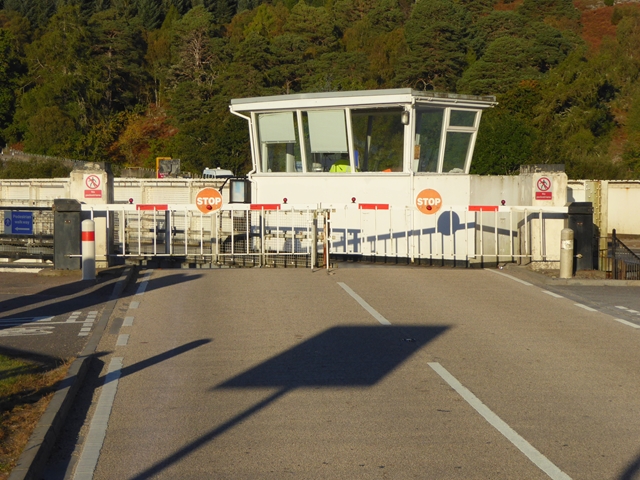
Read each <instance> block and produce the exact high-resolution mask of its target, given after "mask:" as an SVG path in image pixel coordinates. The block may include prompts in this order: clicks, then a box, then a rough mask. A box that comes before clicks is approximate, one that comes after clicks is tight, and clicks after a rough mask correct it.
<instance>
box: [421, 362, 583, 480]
mask: <svg viewBox="0 0 640 480" xmlns="http://www.w3.org/2000/svg"><path fill="white" fill-rule="evenodd" d="M428 365H429V366H430V367H431V368H432V369H433V370H434V371H435V372H436V373H437V374H438V375H440V377H441V378H442V379H443V380H444V381H445V382H447V383H448V384H449V386H450V387H451V388H453V389H454V390H455V391H456V392H458V395H460V396H461V397H462V398H464V399H465V400H466V402H467V403H468V404H469V405H471V407H472V408H473V409H474V410H475V411H476V412H478V413H479V414H480V415H481V416H482V417H483V418H484V419H485V420H486V421H487V422H489V424H490V425H491V426H492V427H494V428H495V429H496V430H498V431H499V432H500V433H501V434H502V435H504V437H505V438H506V439H507V440H509V441H510V442H511V443H512V444H513V445H515V447H516V448H517V449H518V450H520V451H521V452H522V453H524V454H525V455H526V456H527V458H529V460H531V461H532V462H533V463H534V464H535V465H536V466H537V467H538V468H539V469H540V470H542V471H543V472H544V473H546V474H547V475H548V476H549V477H550V478H552V479H553V480H571V477H569V476H568V475H567V474H566V473H564V472H563V471H562V470H560V469H559V468H558V467H557V466H556V465H554V464H553V463H552V462H551V461H550V460H549V459H548V458H547V457H545V456H544V455H543V454H542V453H540V452H539V451H538V450H537V449H536V448H535V447H534V446H533V445H531V444H530V443H529V442H527V441H526V440H525V439H524V438H522V437H521V436H520V435H519V434H518V432H516V431H515V430H514V429H513V428H511V427H510V426H509V425H507V423H505V422H504V421H503V420H502V419H501V418H500V417H498V416H497V415H496V414H495V413H493V412H492V411H491V410H490V409H489V407H487V406H486V405H485V404H484V403H482V401H480V399H479V398H478V397H476V396H475V395H474V394H473V393H472V392H471V391H470V390H469V389H467V388H466V387H465V386H463V385H462V384H461V383H460V382H459V381H458V380H457V379H456V378H455V377H454V376H453V375H451V374H450V373H449V372H448V371H447V370H446V369H445V368H444V367H443V366H442V365H440V364H439V363H436V362H432V363H429V364H428Z"/></svg>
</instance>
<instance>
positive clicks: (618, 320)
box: [614, 318, 640, 328]
mask: <svg viewBox="0 0 640 480" xmlns="http://www.w3.org/2000/svg"><path fill="white" fill-rule="evenodd" d="M614 320H615V321H616V322H620V323H622V324H624V325H626V326H628V327H632V328H640V325H636V324H635V323H631V322H627V321H626V320H622V319H621V318H614Z"/></svg>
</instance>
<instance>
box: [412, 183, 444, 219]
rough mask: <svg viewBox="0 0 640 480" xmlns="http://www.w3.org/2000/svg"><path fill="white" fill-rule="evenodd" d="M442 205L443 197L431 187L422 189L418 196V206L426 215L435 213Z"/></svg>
mask: <svg viewBox="0 0 640 480" xmlns="http://www.w3.org/2000/svg"><path fill="white" fill-rule="evenodd" d="M441 206H442V197H441V196H440V194H439V193H438V192H437V191H435V190H433V189H431V188H427V189H425V190H422V191H421V192H420V193H419V194H418V195H417V197H416V207H417V208H418V210H420V211H421V212H422V213H424V214H425V215H433V214H434V213H436V212H437V211H438V210H440V207H441Z"/></svg>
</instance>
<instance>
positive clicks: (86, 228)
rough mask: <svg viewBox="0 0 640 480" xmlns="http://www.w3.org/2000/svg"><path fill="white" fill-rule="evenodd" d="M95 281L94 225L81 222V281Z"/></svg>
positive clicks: (85, 221)
mask: <svg viewBox="0 0 640 480" xmlns="http://www.w3.org/2000/svg"><path fill="white" fill-rule="evenodd" d="M95 279H96V224H95V223H94V221H93V220H83V221H82V280H95Z"/></svg>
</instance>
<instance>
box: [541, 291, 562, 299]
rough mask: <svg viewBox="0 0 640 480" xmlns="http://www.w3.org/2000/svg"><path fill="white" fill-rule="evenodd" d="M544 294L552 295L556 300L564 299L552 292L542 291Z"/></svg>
mask: <svg viewBox="0 0 640 480" xmlns="http://www.w3.org/2000/svg"><path fill="white" fill-rule="evenodd" d="M542 293H546V294H547V295H551V296H552V297H556V298H564V297H563V296H562V295H558V294H557V293H553V292H550V291H549V290H542Z"/></svg>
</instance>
